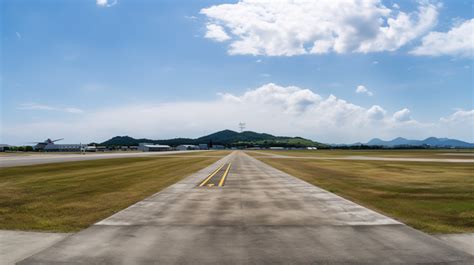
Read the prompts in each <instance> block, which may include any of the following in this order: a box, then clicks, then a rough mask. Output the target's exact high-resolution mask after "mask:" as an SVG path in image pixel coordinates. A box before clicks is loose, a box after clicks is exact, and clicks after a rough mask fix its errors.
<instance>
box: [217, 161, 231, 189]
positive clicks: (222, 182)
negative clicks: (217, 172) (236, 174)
mask: <svg viewBox="0 0 474 265" xmlns="http://www.w3.org/2000/svg"><path fill="white" fill-rule="evenodd" d="M230 165H231V163H229V165H228V166H227V169H226V170H225V172H224V175H222V178H221V181H219V187H222V185H224V181H225V178H226V177H227V174H229V170H230Z"/></svg>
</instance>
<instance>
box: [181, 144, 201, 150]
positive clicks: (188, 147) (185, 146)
mask: <svg viewBox="0 0 474 265" xmlns="http://www.w3.org/2000/svg"><path fill="white" fill-rule="evenodd" d="M176 150H179V151H184V150H199V146H197V145H192V144H182V145H178V146H176Z"/></svg>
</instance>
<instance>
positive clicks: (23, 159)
mask: <svg viewBox="0 0 474 265" xmlns="http://www.w3.org/2000/svg"><path fill="white" fill-rule="evenodd" d="M193 152H206V150H189V151H163V152H136V153H133V152H126V153H86V154H54V153H48V154H31V155H12V156H0V167H15V166H29V165H38V164H48V163H61V162H73V161H86V160H97V159H110V158H124V157H145V156H167V155H183V154H186V153H193Z"/></svg>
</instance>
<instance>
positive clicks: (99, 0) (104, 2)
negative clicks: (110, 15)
mask: <svg viewBox="0 0 474 265" xmlns="http://www.w3.org/2000/svg"><path fill="white" fill-rule="evenodd" d="M117 1H118V0H110V1H109V0H96V2H95V3H96V4H97V5H98V6H101V7H111V6H114V5H116V4H117Z"/></svg>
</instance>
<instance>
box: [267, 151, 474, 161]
mask: <svg viewBox="0 0 474 265" xmlns="http://www.w3.org/2000/svg"><path fill="white" fill-rule="evenodd" d="M258 152H259V154H275V155H284V156H315V157H348V156H368V157H397V158H400V157H403V158H437V159H443V158H446V159H456V158H458V159H473V160H474V150H473V149H420V150H400V149H394V150H340V149H339V150H292V151H286V150H283V151H278V150H265V151H260V150H259V151H258Z"/></svg>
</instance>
